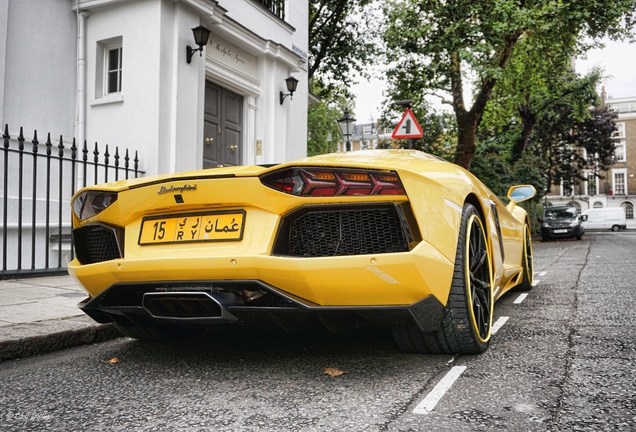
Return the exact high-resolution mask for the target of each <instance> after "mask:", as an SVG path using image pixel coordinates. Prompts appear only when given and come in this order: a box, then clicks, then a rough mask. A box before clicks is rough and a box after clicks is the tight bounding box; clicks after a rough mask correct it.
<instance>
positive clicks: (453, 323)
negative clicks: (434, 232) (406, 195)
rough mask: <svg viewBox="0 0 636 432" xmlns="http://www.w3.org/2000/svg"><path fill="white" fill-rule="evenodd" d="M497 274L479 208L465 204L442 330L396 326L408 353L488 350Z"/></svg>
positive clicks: (395, 331)
mask: <svg viewBox="0 0 636 432" xmlns="http://www.w3.org/2000/svg"><path fill="white" fill-rule="evenodd" d="M492 279H493V273H492V260H491V254H490V249H489V247H488V242H487V236H486V230H485V228H484V224H483V222H482V220H481V217H480V215H479V213H478V212H477V209H476V208H475V207H474V206H473V205H472V204H465V205H464V209H463V212H462V222H461V227H460V231H459V240H458V244H457V253H456V255H455V271H454V275H453V281H452V283H451V289H450V294H449V297H448V303H447V304H446V307H445V308H444V311H443V315H442V323H441V328H440V329H439V330H437V331H436V332H432V333H427V332H423V331H422V330H421V329H420V327H419V326H418V325H417V324H416V323H415V322H413V323H410V324H407V325H401V326H397V327H394V328H393V329H392V330H393V337H394V339H395V341H396V343H397V345H398V346H399V347H400V349H402V350H404V351H407V352H420V353H446V354H478V353H481V352H483V351H485V350H486V348H488V344H489V342H490V335H491V331H490V330H491V327H492V315H493V306H494V299H493V283H492Z"/></svg>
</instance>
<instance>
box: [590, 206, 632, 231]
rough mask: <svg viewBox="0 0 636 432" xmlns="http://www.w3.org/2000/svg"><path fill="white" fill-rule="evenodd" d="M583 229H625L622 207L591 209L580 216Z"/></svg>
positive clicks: (625, 220)
mask: <svg viewBox="0 0 636 432" xmlns="http://www.w3.org/2000/svg"><path fill="white" fill-rule="evenodd" d="M581 220H582V222H583V227H585V229H610V230H612V231H620V230H621V229H627V219H626V218H625V210H624V209H623V208H622V207H606V208H593V209H589V210H585V211H584V212H583V213H582V214H581Z"/></svg>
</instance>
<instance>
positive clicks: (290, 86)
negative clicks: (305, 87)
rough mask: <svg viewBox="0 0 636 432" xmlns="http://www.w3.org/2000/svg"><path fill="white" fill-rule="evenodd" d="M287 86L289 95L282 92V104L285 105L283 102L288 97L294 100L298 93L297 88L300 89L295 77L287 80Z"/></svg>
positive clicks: (289, 77)
mask: <svg viewBox="0 0 636 432" xmlns="http://www.w3.org/2000/svg"><path fill="white" fill-rule="evenodd" d="M285 84H286V85H287V91H288V92H289V93H283V92H280V104H281V105H282V104H283V101H284V100H285V98H286V97H287V96H289V97H290V98H292V99H293V94H294V92H295V91H296V87H298V80H297V79H296V78H294V77H293V76H288V77H287V78H285Z"/></svg>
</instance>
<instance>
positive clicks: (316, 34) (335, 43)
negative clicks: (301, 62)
mask: <svg viewBox="0 0 636 432" xmlns="http://www.w3.org/2000/svg"><path fill="white" fill-rule="evenodd" d="M371 3H373V0H314V1H311V2H309V70H308V72H309V79H310V81H312V82H314V84H315V85H316V88H318V89H320V94H319V96H321V97H324V96H328V95H329V94H330V93H333V92H334V91H336V92H337V93H343V94H346V95H349V90H348V89H349V87H350V86H351V84H352V81H353V78H352V76H353V75H352V73H351V72H352V71H355V72H358V73H360V74H362V75H364V74H365V66H366V65H367V64H368V63H369V62H370V61H371V60H372V59H373V57H374V54H375V50H376V44H375V43H374V40H373V39H374V37H373V31H372V27H371V25H370V22H371V21H372V20H373V16H372V15H373V14H372V9H370V8H369V6H370V5H371Z"/></svg>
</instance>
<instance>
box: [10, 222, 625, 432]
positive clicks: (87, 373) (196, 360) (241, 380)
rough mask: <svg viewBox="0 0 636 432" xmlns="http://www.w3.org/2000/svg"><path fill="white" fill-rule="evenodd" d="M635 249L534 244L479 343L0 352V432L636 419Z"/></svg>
mask: <svg viewBox="0 0 636 432" xmlns="http://www.w3.org/2000/svg"><path fill="white" fill-rule="evenodd" d="M635 251H636V233H586V235H585V236H584V238H583V240H581V241H576V240H571V241H570V240H568V241H558V242H557V241H554V242H549V243H540V242H537V243H536V244H535V269H536V270H537V273H538V275H537V279H539V280H540V282H539V283H538V284H537V285H536V286H535V287H534V289H533V290H532V291H530V292H529V293H528V295H527V297H524V296H522V297H520V293H511V294H510V295H507V296H505V297H504V298H503V299H501V300H500V301H499V302H498V303H497V306H496V311H495V314H496V320H497V326H499V325H501V327H500V328H499V330H498V332H497V334H496V335H495V336H494V341H493V343H492V344H491V346H490V349H489V350H488V351H487V352H486V353H484V354H482V355H478V356H459V357H451V356H424V355H414V354H404V353H401V352H399V351H398V350H397V348H396V347H395V346H394V344H393V342H392V339H391V337H390V335H389V334H388V333H378V332H377V331H368V330H367V331H362V332H355V333H348V334H340V335H326V334H307V333H304V334H298V335H287V334H255V333H240V334H233V335H224V336H221V335H210V336H207V337H205V338H203V339H199V340H197V341H194V342H182V343H172V344H167V343H165V344H152V343H143V342H138V341H134V340H131V339H119V340H115V341H111V342H107V343H102V344H96V345H92V346H87V347H81V348H76V349H71V350H67V351H62V352H58V353H53V354H49V355H44V356H40V357H34V358H30V359H23V360H16V361H11V362H4V363H2V364H0V389H2V391H1V392H0V430H3V431H13V430H25V431H26V430H29V431H33V430H83V431H88V430H100V431H105V430H126V431H128V430H205V431H345V430H346V431H493V430H506V431H579V430H580V431H609V430H620V431H633V430H636V380H635V379H634V377H635V376H636V362H635V360H636V295H635V294H634V293H635V289H636V287H635V283H634V279H635V278H634V276H635V275H636V254H635V253H634V252H635ZM112 359H117V360H119V362H116V363H114V364H109V360H112ZM326 368H334V369H336V370H339V371H342V372H345V373H344V374H342V375H340V376H335V377H332V376H329V375H327V374H326V373H325V370H326ZM453 379H454V381H453Z"/></svg>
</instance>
